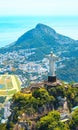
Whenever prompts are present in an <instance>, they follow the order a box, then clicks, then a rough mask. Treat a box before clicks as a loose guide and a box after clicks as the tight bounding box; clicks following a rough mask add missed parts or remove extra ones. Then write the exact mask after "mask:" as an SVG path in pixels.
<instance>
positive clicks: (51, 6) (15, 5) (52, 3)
mask: <svg viewBox="0 0 78 130" xmlns="http://www.w3.org/2000/svg"><path fill="white" fill-rule="evenodd" d="M7 15H37V16H38V15H40V16H41V15H47V16H48V15H50V16H58V15H59V16H60V15H61V16H62V15H63V16H64V15H69V16H77V15H78V0H0V16H7Z"/></svg>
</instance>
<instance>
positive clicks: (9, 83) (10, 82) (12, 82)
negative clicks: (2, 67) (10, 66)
mask: <svg viewBox="0 0 78 130" xmlns="http://www.w3.org/2000/svg"><path fill="white" fill-rule="evenodd" d="M0 85H2V86H3V87H2V88H0V96H10V95H13V94H14V93H16V92H17V91H20V89H21V82H20V80H19V79H18V77H17V76H16V75H1V76H0Z"/></svg>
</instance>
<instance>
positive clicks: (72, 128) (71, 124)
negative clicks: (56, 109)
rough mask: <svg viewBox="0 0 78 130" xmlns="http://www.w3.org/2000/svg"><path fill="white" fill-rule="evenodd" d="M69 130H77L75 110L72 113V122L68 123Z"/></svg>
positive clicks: (77, 114) (77, 113) (76, 113)
mask: <svg viewBox="0 0 78 130" xmlns="http://www.w3.org/2000/svg"><path fill="white" fill-rule="evenodd" d="M70 129H71V130H77V129H78V109H76V110H75V111H74V112H73V113H72V120H71V121H70Z"/></svg>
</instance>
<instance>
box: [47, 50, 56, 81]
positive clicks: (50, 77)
mask: <svg viewBox="0 0 78 130" xmlns="http://www.w3.org/2000/svg"><path fill="white" fill-rule="evenodd" d="M47 58H48V60H49V74H48V82H56V73H55V71H56V70H55V62H56V61H57V60H58V57H57V56H56V55H55V54H54V53H53V52H51V54H50V55H49V56H48V57H47Z"/></svg>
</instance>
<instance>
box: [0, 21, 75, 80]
mask: <svg viewBox="0 0 78 130" xmlns="http://www.w3.org/2000/svg"><path fill="white" fill-rule="evenodd" d="M51 51H53V52H54V53H56V55H57V56H59V58H60V60H59V61H58V63H57V65H58V70H57V75H58V78H59V77H60V79H63V80H64V79H65V80H66V81H72V80H74V81H75V77H76V81H77V79H78V76H77V75H78V74H77V71H76V69H75V68H77V65H78V40H74V39H72V38H69V37H67V36H63V35H61V34H59V33H57V32H56V31H55V30H54V29H52V28H51V27H49V26H47V25H44V24H40V23H39V24H37V26H36V27H35V28H33V29H31V30H29V31H28V32H26V33H24V34H23V35H22V36H20V37H19V38H18V39H17V41H15V42H14V43H12V44H10V45H8V46H6V47H4V48H1V49H0V54H2V55H3V64H1V66H0V67H5V64H4V63H6V68H5V70H7V66H9V65H10V63H11V65H10V66H13V67H14V68H15V69H16V70H17V71H15V72H14V74H20V75H22V74H23V71H22V70H23V68H22V70H21V69H20V70H19V68H20V66H22V65H21V64H29V63H30V62H33V64H37V65H38V66H37V67H35V69H36V68H37V69H38V68H39V66H40V65H41V67H42V68H46V69H47V65H46V64H45V63H44V59H45V57H46V55H48V54H49V53H50V52H51ZM2 55H1V56H2ZM5 55H6V56H5ZM73 61H75V62H74V63H76V64H73V68H74V70H73V75H72V73H70V74H69V71H70V72H71V71H72V66H71V65H72V63H73ZM1 62H2V59H1ZM47 62H48V61H47V60H46V63H47ZM7 63H8V64H7ZM30 64H31V63H30ZM28 66H29V65H28ZM33 66H34V65H33ZM30 68H31V67H30ZM67 68H69V69H68V71H66V69H67ZM3 69H4V68H3ZM37 69H36V71H34V72H32V73H33V74H32V75H36V76H38V74H37ZM18 70H19V71H18ZM28 70H29V67H28ZM28 70H27V73H26V72H24V73H26V74H24V76H26V75H27V74H28V73H30V72H31V71H32V69H31V71H30V70H29V71H30V72H29V71H28ZM21 71H22V72H21ZM8 72H9V71H8ZM62 72H63V73H62ZM2 73H3V72H2ZM10 73H12V72H11V71H10ZM44 76H45V74H44V75H43V76H42V77H43V78H42V79H44ZM69 77H71V78H69ZM27 78H28V76H27ZM70 79H71V80H70Z"/></svg>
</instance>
